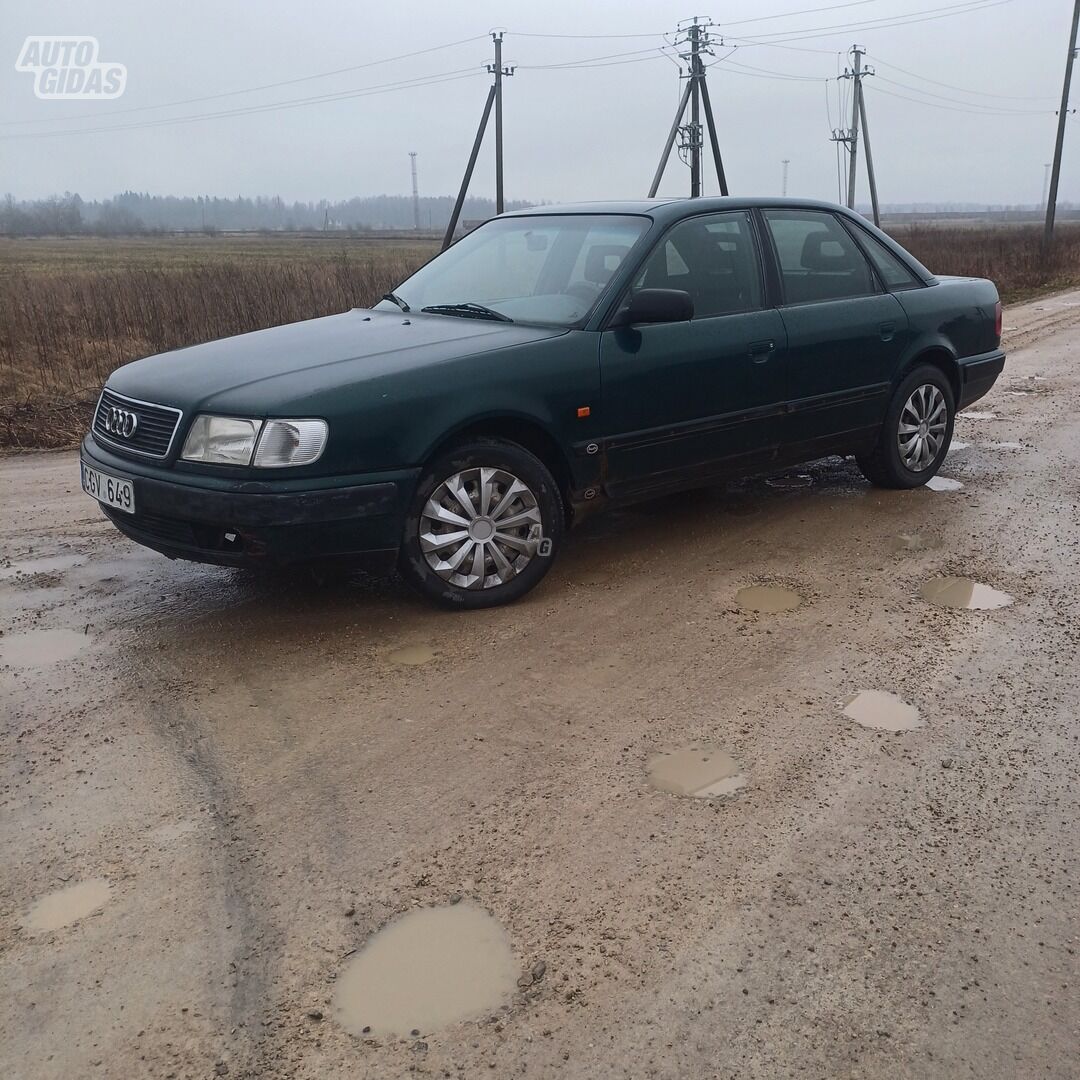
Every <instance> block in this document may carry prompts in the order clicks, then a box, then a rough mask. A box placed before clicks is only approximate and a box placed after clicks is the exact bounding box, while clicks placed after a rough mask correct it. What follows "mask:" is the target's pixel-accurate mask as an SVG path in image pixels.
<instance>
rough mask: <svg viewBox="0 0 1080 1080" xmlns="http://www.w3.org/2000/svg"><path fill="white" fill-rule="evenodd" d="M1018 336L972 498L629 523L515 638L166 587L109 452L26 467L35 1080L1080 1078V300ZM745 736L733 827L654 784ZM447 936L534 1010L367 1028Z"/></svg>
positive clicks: (28, 970)
mask: <svg viewBox="0 0 1080 1080" xmlns="http://www.w3.org/2000/svg"><path fill="white" fill-rule="evenodd" d="M1005 325H1006V327H1007V347H1008V348H1009V349H1010V356H1009V362H1008V364H1007V367H1006V371H1005V374H1004V375H1003V377H1002V379H1001V381H1000V382H999V385H998V386H997V387H996V388H995V390H994V391H993V392H992V394H991V395H990V396H989V397H988V398H986V399H984V401H982V402H979V403H978V404H977V405H976V406H975V407H974V408H973V409H972V410H970V411H971V412H972V413H973V414H974V416H973V417H968V416H961V417H960V418H959V420H958V423H957V434H956V439H957V440H958V443H959V444H961V445H958V446H957V448H956V449H955V450H954V451H953V452H952V453H951V454H950V457H949V459H948V460H947V462H946V466H945V468H944V470H943V473H944V475H946V476H948V477H951V478H953V479H955V480H958V481H960V482H961V483H962V485H963V487H962V489H961V490H957V491H930V490H919V491H915V492H908V493H901V492H883V491H877V490H875V489H872V488H870V487H869V486H868V485H866V484H865V483H864V482H863V481H862V479H861V478H860V477H859V476H858V474H857V472H856V471H855V469H854V467H853V466H852V465H851V463H849V462H844V461H841V460H839V459H829V460H826V461H823V462H818V463H815V464H813V465H811V466H807V467H804V468H800V469H797V470H793V471H790V472H787V473H784V474H781V475H779V476H776V477H771V478H768V479H755V480H752V481H747V482H745V483H739V484H733V485H729V486H727V487H725V488H722V489H718V490H711V491H707V492H702V493H695V494H692V495H680V496H678V497H673V498H669V499H665V500H662V501H659V502H656V503H652V504H648V505H644V506H641V507H638V508H634V509H630V510H625V511H619V512H613V513H611V514H609V515H606V516H602V517H597V518H595V519H594V520H593V521H591V522H588V523H586V524H585V525H584V526H583V527H582V528H581V529H580V530H578V531H576V532H575V533H574V534H572V536H571V538H570V540H569V542H568V544H567V546H566V549H565V552H564V555H563V557H562V559H561V560H560V562H559V563H558V565H557V566H556V567H555V568H554V569H553V570H552V572H551V574H549V576H548V577H547V579H546V580H545V581H544V583H543V584H542V585H541V587H540V588H538V589H537V590H536V591H535V592H534V593H532V594H531V595H530V596H528V597H527V598H526V599H525V600H524V601H522V602H520V603H518V604H517V605H515V606H513V607H510V608H505V609H499V610H495V611H487V612H477V613H472V614H460V613H445V612H441V611H435V610H432V609H431V608H429V607H427V606H425V604H424V603H423V602H422V601H420V600H419V599H418V598H416V597H414V596H413V595H412V594H411V593H410V592H409V591H407V589H406V588H405V586H404V585H402V584H400V583H398V582H395V581H393V580H389V581H386V580H379V579H369V578H363V577H357V578H356V579H353V580H350V581H349V582H346V583H341V582H337V583H334V582H327V583H323V584H322V585H317V584H315V583H312V582H310V581H308V580H305V579H303V578H302V577H300V576H297V575H292V576H289V575H284V574H280V575H276V576H267V577H262V576H255V575H250V574H246V573H240V572H233V571H228V570H224V569H217V568H212V567H201V566H194V565H188V564H183V563H173V562H169V561H168V560H166V559H164V558H162V557H160V556H156V555H154V554H152V553H150V552H146V551H144V550H142V549H139V548H137V547H136V546H134V545H132V544H130V543H129V542H127V541H126V540H124V539H123V538H122V537H121V536H120V535H119V534H118V533H116V532H115V531H114V530H113V528H112V527H111V526H110V525H109V524H108V523H107V522H106V521H105V520H104V519H103V517H102V516H101V514H100V513H99V511H98V510H97V508H96V507H95V505H94V504H93V503H92V502H90V500H88V499H87V498H86V497H85V496H84V495H83V494H82V493H81V492H80V491H79V488H78V478H77V469H76V457H75V455H74V454H72V453H50V454H34V455H26V456H16V457H7V458H4V459H2V460H0V493H2V494H0V498H2V504H3V507H4V511H5V512H4V515H3V518H2V520H0V627H2V628H3V633H2V635H0V698H2V714H0V724H2V729H0V731H2V734H0V738H2V744H0V745H2V754H0V1076H3V1077H5V1078H11V1080H32V1078H33V1080H36V1078H43V1077H56V1078H64V1080H72V1078H82V1077H106V1076H110V1077H121V1078H124V1080H130V1078H133V1077H143V1076H147V1077H150V1076H153V1077H173V1078H184V1077H197V1078H203V1077H215V1076H220V1075H229V1076H240V1077H290V1078H291V1077H297V1078H311V1080H314V1078H319V1080H324V1078H329V1077H372V1078H382V1077H397V1076H405V1075H415V1074H419V1075H430V1076H433V1077H443V1076H446V1077H469V1078H471V1077H478V1076H494V1077H500V1078H501V1077H511V1076H518V1075H525V1076H537V1077H548V1076H559V1077H574V1078H583V1080H584V1078H588V1080H598V1078H606V1077H633V1078H641V1077H665V1078H668V1077H670V1078H676V1077H677V1078H695V1080H696V1078H706V1077H725V1078H727V1077H740V1078H768V1080H773V1078H777V1077H788V1076H800V1077H820V1078H838V1077H872V1078H874V1080H888V1078H893V1077H918V1078H927V1077H941V1078H950V1080H951V1078H956V1077H961V1076H973V1077H979V1078H983V1080H985V1078H990V1077H993V1078H997V1077H1001V1078H1006V1077H1007V1078H1010V1080H1012V1078H1024V1077H1035V1076H1038V1077H1055V1078H1058V1077H1060V1078H1069V1077H1076V1076H1077V1075H1080V971H1078V963H1077V956H1076V950H1077V946H1078V930H1077V927H1078V925H1080V904H1078V898H1077V880H1078V871H1080V818H1078V796H1080V727H1078V725H1077V713H1078V706H1080V664H1078V662H1077V652H1078V649H1077V647H1078V642H1080V593H1078V584H1080V559H1078V555H1080V510H1078V507H1080V479H1078V477H1080V369H1078V365H1077V361H1076V356H1077V355H1078V353H1080V293H1071V294H1063V295H1060V296H1056V297H1053V298H1048V299H1044V300H1041V301H1038V302H1036V303H1033V304H1029V305H1026V306H1024V307H1018V308H1014V309H1011V310H1009V311H1007V312H1006V315H1005ZM964 444H966V445H964ZM943 575H944V576H951V575H957V576H959V575H962V576H966V577H969V578H972V579H974V580H975V581H977V582H979V583H981V584H984V585H987V586H990V587H991V588H993V589H996V590H999V591H1000V592H1004V593H1007V594H1008V595H1009V596H1011V597H1012V598H1013V600H1014V602H1013V603H1011V604H1009V605H1008V606H1003V607H998V608H996V609H992V610H964V609H951V608H946V607H940V606H937V605H935V604H932V603H930V602H929V601H928V600H927V599H925V598H924V597H923V596H922V595H921V594H920V589H921V588H922V586H923V585H924V584H925V583H926V582H928V581H929V580H930V579H932V578H935V577H939V576H943ZM751 586H779V587H783V588H785V589H788V590H790V591H791V592H793V593H795V594H797V597H796V599H797V600H798V601H799V602H798V603H797V606H792V604H794V603H795V601H792V602H791V604H788V603H785V604H780V605H778V606H779V607H781V608H784V610H778V611H775V612H772V613H770V612H762V611H751V610H747V609H746V608H745V607H743V606H740V603H739V602H738V601H737V599H736V598H737V595H738V594H739V593H740V590H742V589H745V588H747V587H751ZM755 595H757V594H756V593H755ZM784 595H786V594H784ZM860 691H883V692H887V693H890V694H893V695H896V696H897V697H898V698H900V699H902V702H903V703H905V704H906V705H909V706H913V707H914V708H915V709H917V710H918V726H914V721H913V722H912V723H911V724H907V723H906V720H905V723H904V725H901V726H907V727H911V728H912V729H911V730H902V731H885V730H876V729H873V728H868V727H864V726H861V725H860V724H858V723H856V722H855V721H854V720H852V719H851V718H850V717H849V715H845V713H844V709H845V706H847V705H848V703H849V702H850V701H851V699H852V698H853V697H854V696H855V695H856V694H858V693H859V692H860ZM864 700H870V701H871V702H872V701H873V700H875V699H874V698H872V697H871V698H868V699H864ZM898 709H899V712H898V713H897V715H899V716H901V718H902V719H903V718H904V717H909V718H910V717H913V716H914V714H913V713H911V711H910V710H907V711H906V712H905V711H904V710H903V709H902V707H899V706H898ZM857 711H858V710H857V708H856V709H852V710H849V713H850V712H857ZM705 744H708V745H710V746H711V747H713V748H714V749H715V750H716V751H717V753H716V757H715V760H717V761H721V760H722V761H723V762H725V763H726V767H727V768H728V773H733V772H734V771H735V770H736V769H738V770H739V775H738V777H736V780H737V782H728V788H724V790H729V789H730V793H729V794H725V795H720V796H718V797H715V798H692V797H684V796H681V795H679V794H674V793H672V791H673V790H676V789H677V786H678V785H677V784H676V785H674V786H672V785H670V784H669V785H668V789H667V790H659V789H658V787H657V786H654V785H653V784H652V783H650V773H649V769H650V768H653V767H654V766H655V762H656V761H657V760H661V761H663V760H668V761H669V763H670V759H660V758H658V755H660V754H662V753H664V752H666V751H677V750H680V749H683V748H685V747H687V746H691V745H693V746H698V745H705ZM674 760H675V761H676V762H678V761H679V760H681V759H674ZM650 763H653V764H652V765H650ZM725 775H726V774H725ZM703 782H704V781H703ZM717 790H720V789H717ZM459 902H460V903H459ZM443 906H445V907H457V908H458V910H460V911H461V912H462V913H464V914H467V915H468V917H469V920H470V923H471V924H472V925H473V926H474V928H475V930H476V932H477V933H478V934H480V935H481V937H482V936H483V935H484V934H487V935H488V940H491V941H495V940H496V938H498V940H499V941H505V943H506V946H507V947H508V948H509V950H510V952H509V954H508V956H509V957H510V959H509V960H506V961H505V962H502V961H499V962H498V963H496V962H493V963H492V964H490V965H488V967H489V968H490V970H491V972H493V974H491V975H490V978H491V979H492V980H493V981H492V983H491V985H490V986H488V987H486V988H485V987H484V986H479V987H473V988H472V989H473V990H476V991H478V997H477V1000H478V1001H480V1002H481V1003H483V1002H484V997H485V991H490V992H491V993H493V994H494V995H495V997H494V1002H493V1003H492V1002H487V1003H486V1004H481V1005H480V1006H477V1007H478V1008H482V1010H483V1011H482V1012H481V1013H480V1014H479V1015H476V1016H474V1017H473V1018H471V1019H468V1020H465V1021H460V1022H450V1023H446V1022H440V1023H439V1024H438V1025H435V1024H433V1025H432V1026H431V1027H428V1026H426V1025H425V1024H424V1023H423V1022H421V1021H418V1023H417V1026H416V1027H415V1028H414V1029H412V1030H413V1031H415V1032H416V1034H413V1033H412V1031H410V1032H406V1033H404V1034H401V1035H398V1034H386V1033H382V1032H380V1031H378V1030H372V1031H369V1032H367V1033H365V1032H364V1031H363V1027H360V1026H359V1024H360V1022H361V1021H362V1020H363V1017H361V1018H360V1020H359V1021H356V1023H353V1024H350V1022H348V1018H346V1017H345V1016H344V1015H343V1013H342V1011H341V1010H342V1008H343V1007H344V1006H343V1004H342V1001H343V996H342V995H339V994H337V993H336V989H337V986H338V983H339V981H341V982H344V978H343V976H344V975H345V973H346V971H347V969H348V966H349V964H350V962H352V961H354V960H355V959H356V958H357V957H358V956H362V955H364V954H363V953H362V951H361V950H362V949H363V946H364V943H365V941H366V940H367V939H368V938H369V937H370V936H371V935H372V934H374V933H375V932H376V931H378V930H379V929H380V928H381V927H383V926H384V925H385V924H387V923H388V922H390V921H391V920H393V919H395V917H397V916H400V915H401V914H402V913H405V912H409V911H410V910H411V909H414V908H417V907H421V908H428V907H440V908H441V907H443ZM489 916H490V917H489ZM438 918H439V920H443V916H441V915H440V916H439V917H438ZM447 918H450V917H447ZM420 923H423V920H420V922H419V923H418V925H419V924H420ZM423 925H424V926H428V924H427V923H423ZM450 925H452V923H451V922H449V921H445V920H443V921H438V922H436V923H432V924H431V925H430V926H429V927H428V929H427V930H426V931H425V932H426V933H427V935H428V936H427V937H426V938H423V939H418V940H422V941H424V942H426V944H424V945H422V946H418V945H416V943H415V941H414V943H413V944H414V946H415V947H414V949H413V951H412V952H411V953H409V958H408V963H407V965H406V966H405V967H402V968H401V969H400V970H398V971H397V972H396V973H395V975H394V977H395V978H403V979H406V980H407V979H410V978H412V979H415V980H418V981H419V982H420V983H422V984H423V985H424V986H425V988H427V989H430V990H431V991H432V995H418V998H417V999H418V1000H419V997H420V996H437V994H438V992H439V986H440V985H441V984H440V982H439V980H444V979H446V978H448V977H449V978H451V980H452V978H453V975H454V972H453V970H451V971H450V972H449V974H448V973H447V971H446V970H445V965H443V964H442V963H441V961H440V962H439V963H436V960H435V959H434V958H433V959H432V962H431V966H430V968H429V967H428V965H427V962H426V959H425V957H426V956H427V955H428V952H427V951H425V950H429V951H433V952H437V951H438V949H439V948H440V947H441V946H440V942H445V939H446V937H447V931H446V929H445V928H446V927H447V926H450ZM395 927H396V928H397V930H398V932H399V934H398V936H399V937H400V936H402V935H403V934H407V933H408V929H407V924H406V923H405V922H400V923H397V924H395ZM492 927H493V928H494V929H491V928H492ZM451 936H453V935H451ZM465 940H466V939H462V941H459V942H457V944H458V945H459V946H462V942H464V941H465ZM385 945H386V947H385V948H383V950H382V952H381V953H380V954H379V955H380V956H382V957H383V958H384V959H385V957H386V956H390V957H393V956H394V955H395V954H394V953H393V948H394V943H393V942H392V941H389V940H388V941H387V942H386V943H385ZM477 951H478V950H473V949H471V948H469V947H459V948H458V949H457V952H456V953H455V954H454V955H455V956H457V957H458V959H456V960H453V961H452V964H459V965H466V966H468V964H469V963H470V962H471V961H470V957H471V955H472V954H473V953H474V952H477ZM479 951H482V949H480V950H479ZM376 959H377V958H376ZM496 960H499V958H498V957H496ZM500 964H501V966H500ZM508 964H509V965H510V967H507V965H508ZM451 966H452V965H451ZM484 970H485V971H486V970H488V969H487V968H485V969H484ZM365 977H366V978H368V982H367V984H366V988H365V986H364V985H363V983H364V978H365ZM477 977H478V978H480V979H483V978H487V977H488V976H487V975H485V974H484V973H483V972H481V973H480V975H478V976H477ZM348 978H349V979H350V980H351V982H352V983H353V984H359V990H360V991H362V992H365V993H367V994H368V997H369V999H370V998H371V997H372V983H371V977H369V976H364V975H363V974H362V973H361V975H360V976H357V975H356V974H355V973H353V974H350V975H349V976H348ZM375 978H376V979H377V978H378V976H376V977H375ZM495 980H502V982H501V983H497V982H496V981H495ZM510 980H512V981H510ZM507 982H509V987H508V988H507V986H506V985H504V984H506V983H507ZM387 992H388V993H389V983H388V987H387ZM379 996H380V988H379V986H378V985H377V983H376V985H375V992H374V999H375V1004H379V1001H378V999H379ZM409 1000H411V999H410V998H409V996H408V994H406V1003H408V1001H409ZM463 1000H464V999H463ZM443 1004H445V1002H443ZM365 1007H368V1008H373V1007H374V1005H372V1004H370V1003H369V1004H368V1005H367V1006H365ZM367 1026H370V1025H367ZM358 1027H359V1033H358Z"/></svg>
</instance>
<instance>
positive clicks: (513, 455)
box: [398, 439, 566, 610]
mask: <svg viewBox="0 0 1080 1080" xmlns="http://www.w3.org/2000/svg"><path fill="white" fill-rule="evenodd" d="M488 470H490V472H489V471H488ZM485 485H486V488H487V492H486V494H485ZM455 492H457V494H455ZM508 500H509V501H508ZM485 503H486V505H485ZM466 504H468V505H469V507H470V509H469V510H468V511H467V510H466ZM501 506H505V507H506V508H505V509H504V510H501V511H500V507H501ZM500 518H502V519H505V520H506V521H508V522H509V521H513V522H514V524H513V525H512V526H510V527H509V528H505V527H500V526H499V521H500ZM565 519H566V515H565V512H564V509H563V501H562V496H561V494H560V493H559V486H558V484H557V483H556V482H555V478H554V477H553V476H552V475H551V471H550V470H549V469H548V467H547V466H546V465H545V464H544V463H543V462H542V461H541V460H540V459H539V458H538V457H536V456H535V455H534V454H531V453H530V452H529V451H528V450H526V449H524V447H521V446H518V445H517V444H516V443H511V442H504V441H503V440H500V439H475V440H470V441H469V442H465V443H461V444H459V445H458V446H454V447H451V448H450V449H449V450H448V451H446V452H445V453H444V454H441V455H440V456H439V457H438V458H436V459H435V460H434V461H432V462H431V463H430V464H429V465H428V466H427V467H426V468H425V469H424V472H423V475H422V476H421V477H420V483H419V484H418V485H417V489H416V494H415V496H414V497H413V501H412V505H411V507H410V508H409V513H408V516H407V517H406V519H405V533H404V536H403V537H402V542H401V554H400V556H399V559H398V565H399V567H400V569H401V572H402V574H403V575H404V577H405V578H406V580H408V582H409V583H410V584H411V585H413V586H414V587H415V588H417V589H419V590H420V592H421V593H423V594H424V595H425V596H427V597H428V598H430V599H431V600H434V601H435V602H436V603H439V604H442V605H443V606H444V607H449V608H458V609H467V610H474V609H476V608H487V607H495V606H497V605H499V604H508V603H510V602H511V601H513V600H517V599H518V598H519V597H522V596H524V595H525V593H527V592H528V591H529V590H530V589H533V588H535V586H536V585H538V584H539V582H540V579H541V578H543V576H544V575H545V574H546V573H547V572H548V570H549V569H551V564H552V563H553V562H554V561H555V558H556V556H557V555H558V552H559V549H560V547H561V545H562V538H563V533H564V531H565ZM466 523H467V524H466ZM463 534H465V535H463ZM447 537H453V539H446V538H447ZM478 552H479V554H478ZM478 558H479V559H481V560H482V562H478V561H477V560H478Z"/></svg>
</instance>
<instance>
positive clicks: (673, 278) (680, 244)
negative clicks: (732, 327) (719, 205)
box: [634, 213, 762, 319]
mask: <svg viewBox="0 0 1080 1080" xmlns="http://www.w3.org/2000/svg"><path fill="white" fill-rule="evenodd" d="M634 288H638V289H681V290H683V291H684V292H688V293H689V294H690V297H691V299H692V300H693V301H694V318H695V319H707V318H709V317H711V316H714V315H731V314H734V313H735V312H738V311H756V310H757V309H759V308H760V307H761V306H762V286H761V265H760V262H759V260H758V253H757V245H756V244H755V241H754V234H753V232H752V231H751V228H750V219H749V217H748V215H747V214H745V213H732V214H711V215H708V216H704V217H696V218H688V219H687V220H686V221H681V222H679V224H678V225H676V226H675V227H674V228H673V229H672V230H671V231H670V232H669V233H668V234H667V235H666V236H665V237H664V239H663V240H661V241H660V243H659V244H657V246H656V248H655V249H654V250H653V252H652V254H650V255H649V257H648V259H646V260H645V265H644V267H642V269H641V272H640V273H639V274H638V276H637V278H636V279H635V281H634Z"/></svg>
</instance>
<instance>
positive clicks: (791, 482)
mask: <svg viewBox="0 0 1080 1080" xmlns="http://www.w3.org/2000/svg"><path fill="white" fill-rule="evenodd" d="M813 482H814V478H813V477H812V476H811V475H810V474H809V473H799V474H798V475H797V476H770V477H769V478H768V479H767V480H766V481H765V483H766V484H768V485H769V487H774V488H805V487H809V486H810V485H811V484H812V483H813Z"/></svg>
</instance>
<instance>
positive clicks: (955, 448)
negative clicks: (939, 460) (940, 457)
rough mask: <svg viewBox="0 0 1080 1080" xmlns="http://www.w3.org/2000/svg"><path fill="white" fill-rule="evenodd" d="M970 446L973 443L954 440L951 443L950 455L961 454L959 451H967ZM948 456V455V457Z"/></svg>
mask: <svg viewBox="0 0 1080 1080" xmlns="http://www.w3.org/2000/svg"><path fill="white" fill-rule="evenodd" d="M970 446H971V443H966V442H960V441H959V440H956V439H954V440H953V441H952V442H951V443H949V454H956V453H959V451H961V450H967V449H968V448H969V447H970ZM947 456H948V455H946V457H947Z"/></svg>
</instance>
